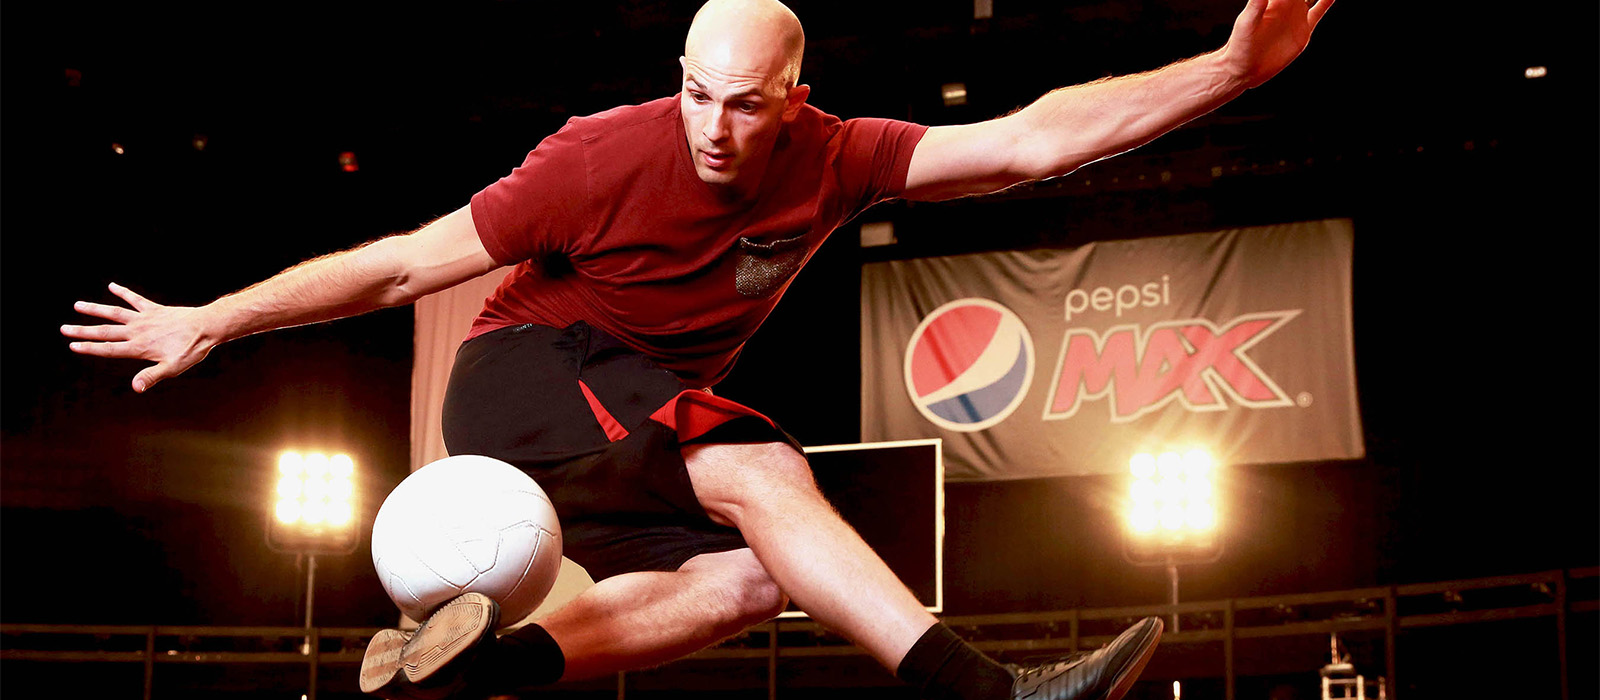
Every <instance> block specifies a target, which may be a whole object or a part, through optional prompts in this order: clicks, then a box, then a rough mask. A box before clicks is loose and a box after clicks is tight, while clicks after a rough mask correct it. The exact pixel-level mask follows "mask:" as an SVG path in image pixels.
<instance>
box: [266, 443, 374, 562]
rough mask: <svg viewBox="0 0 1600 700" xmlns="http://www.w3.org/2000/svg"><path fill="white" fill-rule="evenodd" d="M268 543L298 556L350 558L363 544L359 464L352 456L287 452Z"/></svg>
mask: <svg viewBox="0 0 1600 700" xmlns="http://www.w3.org/2000/svg"><path fill="white" fill-rule="evenodd" d="M277 476H278V481H277V488H276V489H275V491H274V496H275V497H276V498H277V503H276V505H275V507H274V508H273V513H274V515H276V518H275V519H274V520H273V521H272V522H271V524H270V526H269V528H268V531H267V539H268V542H269V543H270V544H272V545H273V546H274V547H275V548H277V549H283V550H288V551H295V552H321V553H334V552H348V551H351V550H353V549H354V548H355V545H356V543H357V542H358V541H359V539H360V532H359V531H358V528H353V527H351V525H352V524H353V523H354V522H355V502H354V500H355V497H356V487H355V476H356V475H355V462H354V461H353V460H351V459H350V456H349V455H345V454H336V455H333V456H331V457H330V456H328V455H327V454H325V453H320V452H296V451H285V452H284V453H282V454H280V455H279V456H278V470H277Z"/></svg>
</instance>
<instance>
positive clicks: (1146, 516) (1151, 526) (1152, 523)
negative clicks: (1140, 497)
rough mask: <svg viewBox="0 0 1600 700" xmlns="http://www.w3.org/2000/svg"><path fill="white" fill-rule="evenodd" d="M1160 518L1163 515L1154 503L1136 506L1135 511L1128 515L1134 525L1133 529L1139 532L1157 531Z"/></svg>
mask: <svg viewBox="0 0 1600 700" xmlns="http://www.w3.org/2000/svg"><path fill="white" fill-rule="evenodd" d="M1160 519H1161V516H1160V514H1158V513H1157V512H1156V507H1155V506H1154V505H1140V506H1134V508H1133V512H1132V513H1130V514H1129V516H1128V522H1129V524H1130V525H1131V526H1132V527H1133V531H1134V532H1135V533H1139V534H1148V533H1150V532H1153V531H1155V529H1156V524H1157V523H1158V522H1160Z"/></svg>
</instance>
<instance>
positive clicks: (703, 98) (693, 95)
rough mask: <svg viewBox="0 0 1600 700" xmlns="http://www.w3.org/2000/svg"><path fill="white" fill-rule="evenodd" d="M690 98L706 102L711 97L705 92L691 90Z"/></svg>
mask: <svg viewBox="0 0 1600 700" xmlns="http://www.w3.org/2000/svg"><path fill="white" fill-rule="evenodd" d="M689 98H690V99H692V100H694V101H695V102H700V103H704V102H706V101H707V100H708V99H709V98H707V97H706V96H705V95H704V94H702V93H698V92H690V93H689Z"/></svg>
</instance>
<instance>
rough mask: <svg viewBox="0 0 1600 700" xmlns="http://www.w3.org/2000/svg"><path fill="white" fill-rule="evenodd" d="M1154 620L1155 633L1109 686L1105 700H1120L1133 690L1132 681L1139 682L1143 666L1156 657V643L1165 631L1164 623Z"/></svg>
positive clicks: (1158, 619) (1159, 619)
mask: <svg viewBox="0 0 1600 700" xmlns="http://www.w3.org/2000/svg"><path fill="white" fill-rule="evenodd" d="M1155 620H1156V633H1155V634H1152V635H1150V638H1149V639H1146V640H1145V641H1144V643H1143V644H1142V645H1141V646H1140V647H1139V649H1138V651H1137V652H1135V654H1136V655H1135V656H1134V661H1133V663H1132V664H1131V665H1129V666H1128V668H1127V669H1126V670H1125V671H1124V672H1123V674H1122V675H1121V676H1120V677H1118V678H1117V679H1116V681H1115V682H1113V683H1112V685H1111V690H1109V691H1107V692H1106V696H1105V700H1122V696H1124V695H1127V694H1128V691H1129V690H1132V689H1133V684H1134V681H1137V680H1139V674H1141V673H1144V667H1145V664H1148V663H1150V658H1151V657H1153V656H1155V655H1156V643H1157V642H1160V641H1161V632H1162V631H1163V630H1165V629H1166V626H1167V625H1166V623H1164V622H1162V621H1161V618H1159V617H1158V618H1155Z"/></svg>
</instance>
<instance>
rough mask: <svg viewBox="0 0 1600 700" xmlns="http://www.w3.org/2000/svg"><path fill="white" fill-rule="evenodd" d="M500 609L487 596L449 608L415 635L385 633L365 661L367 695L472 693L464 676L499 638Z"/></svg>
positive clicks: (422, 698) (416, 698)
mask: <svg viewBox="0 0 1600 700" xmlns="http://www.w3.org/2000/svg"><path fill="white" fill-rule="evenodd" d="M499 622H500V606H499V605H496V604H495V602H494V601H493V600H492V599H490V598H489V597H488V596H486V595H483V594H482V593H466V594H463V595H460V596H457V597H456V598H454V599H452V600H451V601H450V602H448V603H445V604H444V607H441V608H439V609H438V610H437V611H435V612H434V613H433V614H432V615H430V616H428V619H427V620H426V621H425V622H423V623H422V625H421V626H420V627H418V628H417V631H415V632H410V633H407V632H401V631H400V630H383V631H381V632H379V633H378V634H376V635H374V636H373V637H372V641H371V642H370V643H368V644H367V652H366V655H364V656H362V657H361V692H363V693H371V694H373V695H377V696H380V697H385V698H393V699H395V700H439V699H441V698H449V697H454V696H456V695H457V694H458V693H461V692H462V691H463V690H465V689H466V686H467V683H466V677H465V674H464V673H462V671H463V670H464V668H465V666H466V664H465V663H457V662H458V661H461V662H464V661H465V660H466V659H468V658H470V657H471V655H472V654H471V652H472V650H474V649H476V648H477V647H478V645H479V644H481V643H482V642H483V641H484V640H486V639H492V638H493V637H494V630H495V627H497V626H499Z"/></svg>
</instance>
